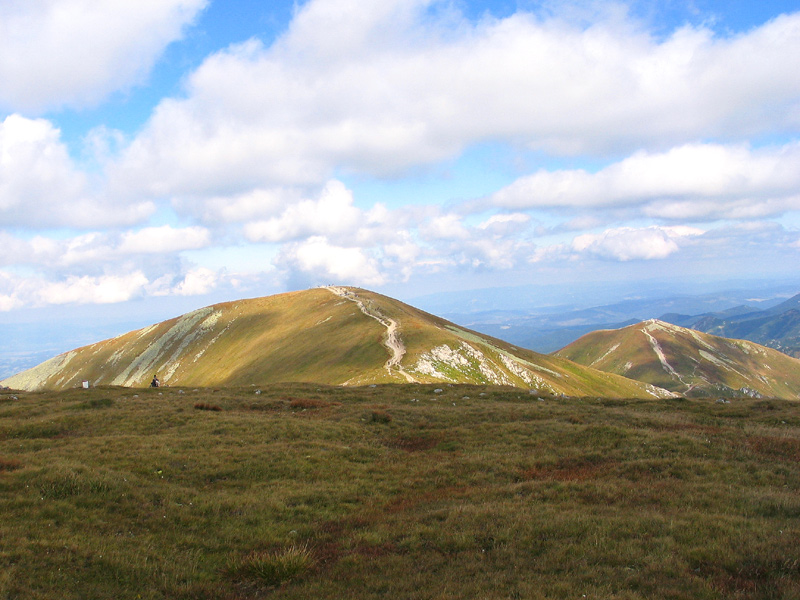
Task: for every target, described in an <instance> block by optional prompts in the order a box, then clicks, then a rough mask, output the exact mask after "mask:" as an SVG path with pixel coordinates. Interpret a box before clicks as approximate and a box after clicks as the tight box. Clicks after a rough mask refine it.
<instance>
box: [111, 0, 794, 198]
mask: <svg viewBox="0 0 800 600" xmlns="http://www.w3.org/2000/svg"><path fill="white" fill-rule="evenodd" d="M435 4H436V3H435V2H434V1H433V0H392V1H387V2H380V3H366V4H365V3H363V2H353V1H346V0H310V1H309V2H307V3H305V4H303V5H301V6H300V7H299V8H298V10H297V12H296V15H295V17H294V20H293V21H292V23H291V24H290V26H289V29H288V31H287V32H286V33H285V34H284V35H283V36H282V37H280V38H279V39H278V40H277V41H275V43H274V44H272V45H271V46H265V45H263V44H262V43H261V42H259V41H257V40H251V41H249V42H247V43H244V44H240V45H236V46H232V47H230V48H228V49H226V50H224V51H222V52H219V53H217V54H215V55H213V56H210V57H209V58H208V59H207V60H206V61H205V62H204V63H203V64H202V65H201V66H200V67H199V68H198V69H197V70H196V71H195V72H194V73H193V74H192V75H191V76H190V77H189V78H188V83H187V90H186V97H185V98H182V99H169V100H165V101H163V102H162V103H161V105H160V106H159V107H158V109H157V110H156V111H155V113H154V115H153V117H152V118H151V120H150V122H149V123H148V125H147V127H146V128H145V130H144V131H143V132H142V133H141V135H140V136H139V137H138V139H137V140H136V141H135V142H134V143H133V144H132V145H131V146H130V148H128V150H127V152H126V154H125V156H124V159H123V161H122V163H121V164H120V166H119V168H118V170H117V171H116V172H115V177H117V178H118V179H119V180H120V181H123V182H125V183H126V184H127V185H131V186H134V187H137V188H138V189H142V188H144V189H143V191H144V192H147V193H150V194H155V195H163V194H173V195H182V194H185V195H201V196H202V195H203V194H206V195H207V194H209V191H212V192H213V193H214V194H216V195H232V194H236V193H244V192H246V191H247V190H249V189H253V188H254V187H266V188H270V187H278V188H281V187H289V188H292V187H296V186H321V185H323V184H324V182H325V181H327V180H328V179H329V178H330V177H331V176H332V175H333V174H334V173H335V172H336V171H337V170H341V171H344V172H361V173H368V174H372V175H379V176H381V175H386V174H392V173H398V172H402V171H403V170H404V169H407V168H409V167H412V166H416V165H425V164H432V163H434V162H437V161H440V160H442V159H445V158H451V157H454V156H457V155H458V154H459V153H460V152H461V151H462V150H464V149H465V148H466V147H468V146H470V145H472V144H476V143H480V142H483V141H487V140H492V141H505V142H513V143H517V144H522V145H524V146H527V147H529V148H534V149H540V150H544V151H547V152H550V153H579V152H589V153H594V154H596V155H597V154H605V153H608V152H614V153H617V154H618V153H621V152H631V151H634V150H636V149H638V148H642V147H656V148H664V147H669V146H672V145H680V144H684V143H687V142H689V141H692V140H697V139H702V138H708V137H714V136H722V137H726V138H737V139H741V137H742V136H747V135H750V134H752V133H759V132H772V131H775V130H776V129H781V128H788V129H795V130H796V129H797V128H798V127H799V126H800V74H799V73H798V70H797V69H796V68H795V63H796V57H797V56H798V55H800V13H796V14H790V15H784V16H781V17H778V18H776V19H775V20H773V21H771V22H769V23H766V24H764V25H762V26H761V27H758V28H755V29H753V30H751V31H749V32H746V33H742V34H738V35H735V36H731V37H727V38H723V37H718V36H716V35H715V34H714V33H713V32H711V31H710V30H707V29H703V28H694V27H691V26H687V27H684V28H682V29H680V30H678V31H676V32H674V33H673V34H672V35H670V36H668V37H666V38H665V39H661V38H657V37H655V36H651V35H649V34H648V33H647V32H645V31H643V30H642V29H641V28H640V27H639V26H638V25H637V24H636V23H634V22H633V21H631V20H626V19H625V18H608V19H606V20H599V21H597V22H595V23H593V24H592V25H591V26H590V27H584V26H581V25H571V24H569V23H568V22H567V21H565V20H559V19H555V18H553V19H541V18H539V17H536V16H534V15H532V14H529V13H525V12H517V13H516V14H514V15H512V16H510V17H507V18H504V19H490V18H486V19H484V20H481V21H479V22H470V21H467V20H466V19H464V18H460V17H459V16H458V14H457V13H454V12H453V11H449V12H446V14H447V18H438V19H437V18H435V17H433V16H432V15H433V14H436V13H433V12H431V11H429V10H428V9H429V8H430V7H432V6H433V5H435ZM145 174H146V175H145ZM563 177H564V178H566V180H565V181H564V182H563V184H564V185H566V186H567V187H568V188H570V187H574V186H576V185H577V186H580V185H582V180H581V177H583V179H586V177H588V176H581V175H580V174H576V173H573V174H563ZM554 178H555V176H553V177H551V180H552V181H550V184H551V186H555V188H556V191H557V188H558V185H559V182H558V181H557V180H555V179H554ZM589 178H590V179H591V177H589ZM568 191H569V190H568Z"/></svg>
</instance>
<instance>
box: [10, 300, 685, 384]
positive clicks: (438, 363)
mask: <svg viewBox="0 0 800 600" xmlns="http://www.w3.org/2000/svg"><path fill="white" fill-rule="evenodd" d="M156 374H157V375H158V376H159V378H160V380H161V381H162V382H163V383H164V384H166V385H170V386H222V385H225V386H249V385H266V384H270V383H277V382H313V383H320V384H334V385H366V384H375V383H474V384H494V385H509V386H516V387H520V388H527V389H532V390H533V389H535V390H538V391H539V392H542V393H550V394H566V395H603V396H617V397H665V396H669V395H670V394H669V393H668V392H666V391H664V390H659V389H656V388H654V387H653V386H651V385H648V384H642V383H639V382H634V381H631V380H628V379H625V378H623V377H617V376H615V375H609V374H607V373H602V372H600V371H596V370H594V369H587V368H585V367H580V366H579V365H575V364H573V363H570V362H569V361H565V360H564V359H561V358H557V357H552V356H546V355H542V354H538V353H536V352H532V351H529V350H523V349H521V348H517V347H515V346H512V345H510V344H507V343H505V342H502V341H500V340H497V339H494V338H490V337H488V336H484V335H482V334H479V333H476V332H473V331H469V330H467V329H463V328H461V327H458V326H457V325H455V324H453V323H450V322H448V321H445V320H444V319H440V318H438V317H435V316H433V315H430V314H428V313H425V312H423V311H421V310H418V309H416V308H414V307H412V306H409V305H407V304H404V303H402V302H399V301H397V300H394V299H392V298H388V297H386V296H382V295H380V294H376V293H374V292H370V291H368V290H364V289H360V288H354V287H343V286H325V287H320V288H313V289H310V290H305V291H301V292H291V293H286V294H279V295H276V296H269V297H265V298H254V299H250V300H238V301H235V302H227V303H224V304H217V305H214V306H209V307H206V308H202V309H199V310H196V311H193V312H190V313H187V314H185V315H182V316H180V317H177V318H175V319H170V320H168V321H164V322H162V323H156V324H154V325H151V326H149V327H145V328H144V329H140V330H138V331H132V332H129V333H126V334H124V335H121V336H118V337H116V338H113V339H110V340H105V341H102V342H98V343H96V344H92V345H90V346H85V347H83V348H78V349H76V350H73V351H71V352H67V353H65V354H62V355H61V356H58V357H55V358H53V359H51V360H49V361H46V362H45V363H43V364H41V365H39V366H37V367H34V368H33V369H30V370H28V371H26V372H24V373H20V374H18V375H15V376H13V377H10V378H8V379H6V380H5V381H4V382H3V384H4V385H6V386H9V387H13V388H18V389H28V390H38V389H65V388H71V387H77V386H79V385H81V382H82V381H89V382H91V384H92V385H122V386H145V385H148V384H149V382H150V380H151V379H152V378H153V376H154V375H156Z"/></svg>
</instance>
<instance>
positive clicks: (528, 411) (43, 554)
mask: <svg viewBox="0 0 800 600" xmlns="http://www.w3.org/2000/svg"><path fill="white" fill-rule="evenodd" d="M799 492H800V403H792V402H788V401H777V400H733V401H731V402H730V403H717V402H715V401H714V400H703V399H696V400H683V399H673V400H609V399H599V398H561V397H559V398H555V397H539V396H536V395H533V394H530V393H528V392H527V391H520V390H517V389H511V388H500V387H482V386H427V385H385V386H384V385H382V386H369V387H363V388H338V387H320V386H315V385H275V386H270V387H264V388H262V389H257V388H255V387H248V388H237V389H233V388H219V389H202V388H200V389H190V388H186V389H177V388H161V389H129V388H96V389H90V390H82V389H81V390H72V391H66V392H59V393H15V392H10V391H3V392H0V515H2V517H1V518H0V599H4V600H9V599H26V600H35V599H52V598H63V599H95V598H96V599H101V598H102V599H106V598H115V599H161V598H169V599H175V598H178V599H190V598H191V599H226V600H234V599H242V600H243V599H251V598H274V599H288V598H294V599H301V598H302V599H307V598H322V599H325V598H352V599H376V598H398V599H401V598H402V599H406V598H407V599H420V600H422V599H431V600H433V599H456V598H458V599H461V598H481V599H501V598H502V599H514V598H526V599H527V598H531V599H537V598H603V599H626V600H633V599H644V598H667V599H704V598H705V599H717V598H718V599H723V598H724V599H729V598H741V599H744V598H747V599H768V598H769V599H778V598H780V599H792V598H800V550H798V548H799V547H800V545H799V544H798V540H800V493H799Z"/></svg>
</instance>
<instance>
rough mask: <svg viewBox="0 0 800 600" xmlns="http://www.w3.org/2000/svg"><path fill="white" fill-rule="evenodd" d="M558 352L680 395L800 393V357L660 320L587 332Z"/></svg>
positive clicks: (790, 395)
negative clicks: (799, 358)
mask: <svg viewBox="0 0 800 600" xmlns="http://www.w3.org/2000/svg"><path fill="white" fill-rule="evenodd" d="M556 355H557V356H561V357H564V358H568V359H570V360H573V361H575V362H577V363H579V364H582V365H586V366H591V367H593V368H597V369H601V370H603V371H608V372H610V373H616V374H618V375H624V376H626V377H630V378H632V379H636V380H638V381H645V382H648V383H651V384H653V385H657V386H659V387H663V388H665V389H668V390H671V391H673V392H676V393H680V394H686V395H721V396H728V397H731V396H743V395H760V396H767V397H778V398H787V399H788V398H790V399H797V398H799V397H800V360H798V359H795V358H792V357H789V356H787V355H785V354H783V353H781V352H778V351H777V350H773V349H772V348H767V347H764V346H760V345H758V344H755V343H753V342H750V341H746V340H733V339H727V338H722V337H718V336H714V335H709V334H705V333H701V332H699V331H695V330H693V329H686V328H683V327H678V326H677V325H672V324H670V323H665V322H663V321H659V320H657V319H652V320H649V321H644V322H642V323H638V324H636V325H630V326H628V327H625V328H622V329H617V330H603V331H596V332H593V333H590V334H587V335H585V336H583V337H582V338H580V339H579V340H577V341H575V342H573V343H572V344H570V345H568V346H567V347H565V348H563V349H562V350H560V351H558V352H557V353H556Z"/></svg>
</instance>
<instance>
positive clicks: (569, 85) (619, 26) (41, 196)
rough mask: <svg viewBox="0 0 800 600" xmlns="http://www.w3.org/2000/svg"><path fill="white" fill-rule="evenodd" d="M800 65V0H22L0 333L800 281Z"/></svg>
mask: <svg viewBox="0 0 800 600" xmlns="http://www.w3.org/2000/svg"><path fill="white" fill-rule="evenodd" d="M798 57H800V0H759V1H758V2H754V1H752V0H724V1H723V0H648V1H637V0H629V1H628V2H610V1H605V0H561V1H555V0H516V1H515V0H381V1H380V2H374V1H372V0H305V1H295V2H292V1H287V0H270V1H256V0H224V1H223V0H137V1H136V2H132V1H131V0H0V321H2V322H4V323H14V322H21V320H24V319H28V320H29V321H36V320H37V319H38V320H47V321H48V322H50V323H53V324H57V323H58V321H59V319H60V318H62V315H75V314H80V315H82V316H81V318H82V319H91V316H92V315H117V317H118V318H119V319H122V318H123V316H124V315H130V314H133V312H135V311H136V307H137V306H139V307H142V306H162V307H169V309H168V310H172V309H173V308H174V310H176V311H178V312H176V314H180V312H181V311H180V310H179V308H182V307H188V306H194V307H199V306H203V305H206V304H210V303H211V301H216V300H219V299H235V298H241V297H253V296H263V295H269V294H274V293H279V292H283V291H289V290H297V289H304V288H308V287H312V286H315V285H320V284H329V283H336V284H344V285H357V286H361V287H366V288H370V289H373V290H376V291H382V292H384V293H388V294H389V295H392V296H394V297H398V298H401V299H412V298H414V297H417V296H423V295H425V294H432V293H436V292H443V291H446V290H470V289H478V288H491V287H504V286H515V285H526V286H530V285H540V284H541V285H545V284H546V285H550V286H551V285H552V284H553V283H554V282H557V283H559V284H561V285H563V286H565V287H568V286H570V285H573V284H575V285H577V284H583V285H585V284H587V282H588V283H591V282H594V281H597V282H603V283H604V284H608V282H619V284H620V285H621V286H624V285H628V286H629V287H630V285H631V284H632V283H635V282H636V281H639V280H644V279H653V278H655V279H661V280H664V281H667V280H680V281H683V282H686V283H688V284H691V282H696V283H697V284H698V285H700V284H707V283H708V281H710V280H720V281H723V280H726V279H733V278H736V279H746V278H748V277H751V278H761V279H770V278H774V279H791V278H795V279H797V278H798V275H799V274H798V269H797V264H798V259H800V59H798ZM159 303H160V304H159ZM70 311H71V312H70ZM76 311H77V312H76ZM153 314H155V313H153ZM63 318H66V316H64V317H63ZM141 318H145V317H141ZM65 349H67V348H65Z"/></svg>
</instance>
